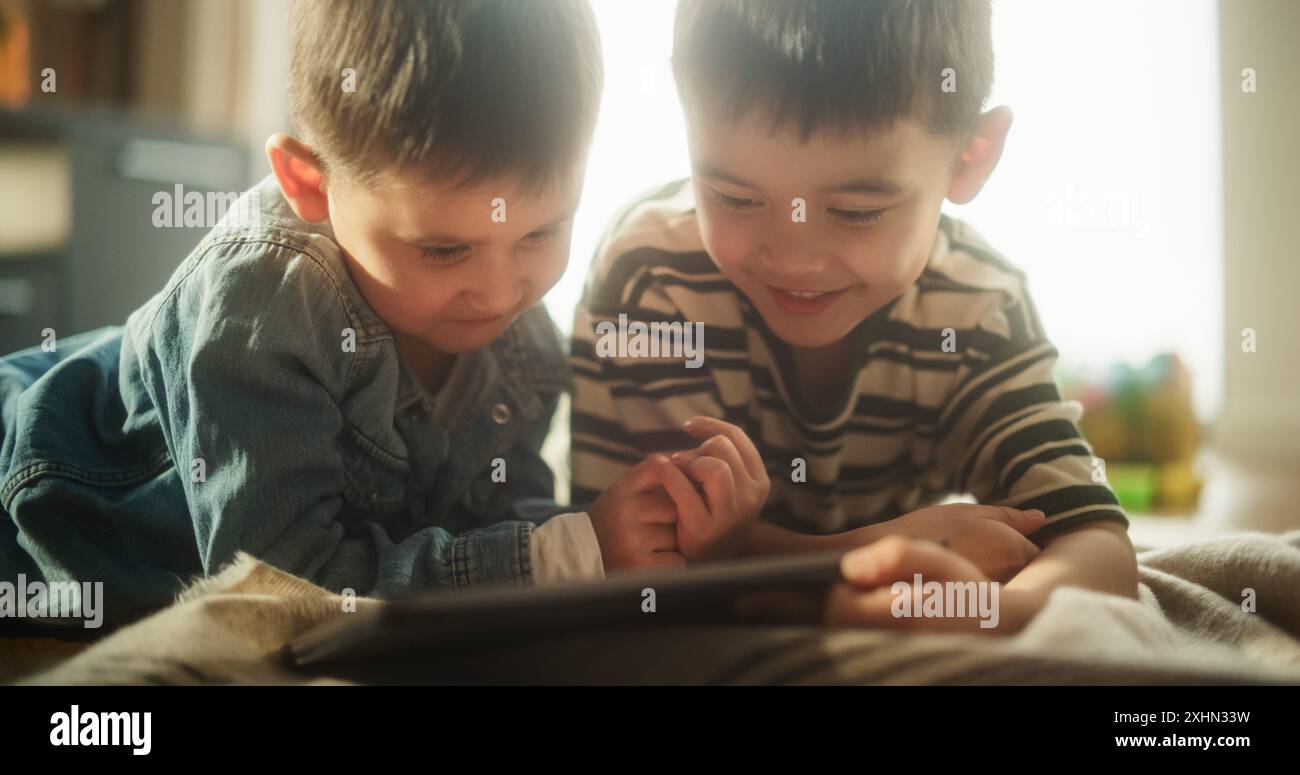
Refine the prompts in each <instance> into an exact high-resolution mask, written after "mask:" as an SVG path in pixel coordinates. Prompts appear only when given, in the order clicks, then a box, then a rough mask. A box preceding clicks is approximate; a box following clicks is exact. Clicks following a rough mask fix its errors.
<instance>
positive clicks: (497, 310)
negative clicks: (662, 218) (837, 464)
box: [0, 0, 685, 624]
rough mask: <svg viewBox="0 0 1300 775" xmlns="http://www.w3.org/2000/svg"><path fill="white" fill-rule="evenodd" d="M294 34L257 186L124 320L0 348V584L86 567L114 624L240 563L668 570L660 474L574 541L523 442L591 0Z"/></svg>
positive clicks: (590, 40)
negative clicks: (282, 128) (286, 82)
mask: <svg viewBox="0 0 1300 775" xmlns="http://www.w3.org/2000/svg"><path fill="white" fill-rule="evenodd" d="M291 23H292V54H291V83H290V100H291V105H290V107H291V111H292V114H293V118H294V119H295V122H296V124H297V125H298V128H299V130H300V132H301V134H300V135H299V136H297V137H292V136H289V135H284V134H279V135H275V136H273V137H272V138H270V140H268V142H267V155H268V158H269V160H270V164H271V167H272V169H273V175H272V176H268V177H267V178H266V179H265V180H263V181H262V182H261V183H259V184H258V185H257V186H256V187H254V188H253V189H251V190H250V191H249V192H246V193H245V195H244V196H243V197H242V198H241V200H240V201H239V203H238V204H237V206H236V208H235V210H234V212H233V213H231V214H230V215H229V216H228V217H227V218H226V219H225V220H224V221H223V222H222V223H221V224H220V225H218V226H217V227H216V228H214V229H213V230H212V231H211V232H210V233H209V234H208V235H207V236H206V237H205V238H204V239H203V240H202V242H201V243H200V244H199V245H198V247H197V248H196V249H195V250H194V251H193V253H192V254H191V255H190V256H189V257H188V258H187V259H186V260H185V261H184V262H183V263H182V264H181V265H180V266H179V268H178V269H177V270H176V272H175V273H174V275H173V276H172V278H171V280H170V281H169V282H168V283H167V284H166V286H165V287H164V288H163V289H162V290H161V291H160V292H159V293H158V294H157V295H155V296H154V297H153V298H152V299H150V300H149V301H148V302H147V303H146V304H145V305H144V306H142V307H141V308H140V309H138V310H136V311H135V312H134V313H132V314H131V315H130V317H129V318H128V320H127V321H126V324H125V327H122V328H116V327H115V328H110V329H104V330H100V331H94V332H89V333H84V334H79V335H75V336H70V337H67V338H64V339H63V340H62V341H57V340H56V346H55V348H54V351H53V352H47V351H46V350H45V349H42V348H41V347H33V348H31V349H28V350H25V351H23V352H20V353H17V354H14V355H12V356H10V357H8V358H6V359H5V360H3V361H0V401H3V404H2V406H3V420H4V438H3V447H2V448H0V508H2V509H3V515H4V517H5V518H4V519H3V520H0V578H4V579H7V580H10V581H13V580H14V579H15V577H17V576H18V575H19V574H25V576H26V578H27V580H28V581H29V582H30V581H31V580H44V581H45V582H52V581H78V582H103V583H104V596H105V598H106V599H105V601H104V603H105V607H106V609H107V610H106V614H107V620H108V622H109V623H110V624H120V623H123V622H125V621H128V620H130V619H132V618H135V617H137V616H139V615H142V614H144V613H147V612H148V611H150V610H152V609H154V608H156V607H158V606H161V605H164V604H166V603H167V602H168V601H169V600H170V599H171V597H172V596H173V595H174V593H176V592H177V591H178V590H179V589H180V588H181V587H182V585H183V584H184V583H185V582H186V581H187V580H188V578H189V577H192V576H195V575H197V574H208V573H212V572H214V571H215V570H216V569H218V568H219V567H220V566H221V565H223V564H224V563H226V562H228V561H229V560H231V559H232V557H234V555H235V553H236V552H238V551H246V552H250V553H252V554H254V555H256V556H258V557H261V558H262V559H264V560H266V561H268V562H270V563H272V564H274V565H277V566H279V567H281V568H283V569H285V570H287V571H290V572H292V573H295V574H298V575H300V576H302V577H305V578H307V579H309V580H311V581H314V582H316V583H318V584H320V585H322V586H324V587H326V588H328V589H331V590H335V591H342V590H345V589H350V590H352V591H353V592H354V593H355V594H358V595H377V596H386V595H391V594H393V593H399V592H403V591H405V590H410V589H416V588H427V587H441V588H448V589H464V588H467V587H474V586H478V585H484V584H490V583H498V582H523V583H526V582H530V581H534V580H548V579H559V578H566V577H576V576H601V575H603V573H604V572H605V571H606V570H612V569H616V568H623V567H633V566H658V565H680V564H681V563H682V562H683V560H682V558H681V555H680V554H678V552H677V547H676V542H675V534H674V530H673V527H672V521H673V520H674V519H675V510H674V508H673V506H672V503H671V501H669V500H668V499H667V498H666V497H664V496H663V495H662V491H660V490H658V487H659V486H660V484H661V480H662V477H664V476H667V477H670V478H671V477H679V478H680V477H681V474H680V473H679V472H678V471H677V470H676V469H675V468H674V467H673V466H672V465H671V464H669V463H668V461H667V460H665V459H658V460H653V461H648V462H647V463H646V464H645V465H642V466H639V467H637V468H636V469H635V470H634V471H632V472H630V473H629V475H628V476H627V477H623V478H622V479H621V480H620V481H619V482H618V484H617V485H616V487H613V488H611V493H610V494H609V496H608V497H607V498H606V503H607V507H606V508H605V509H603V510H602V519H601V522H600V524H599V525H598V529H597V530H593V525H592V522H591V519H590V518H589V517H588V516H587V514H585V513H581V512H578V513H567V514H565V513H561V512H566V511H569V510H568V509H565V508H563V507H559V506H556V505H555V504H554V503H553V502H552V501H551V497H552V481H551V472H550V470H549V469H548V468H547V466H546V465H545V463H543V461H542V460H541V458H540V456H539V452H540V449H541V445H542V441H543V439H544V437H545V436H546V433H547V430H548V428H549V425H550V421H551V416H552V411H553V410H554V408H555V406H556V401H557V397H558V395H559V394H560V392H562V391H563V390H564V389H565V388H566V385H567V364H566V361H565V356H564V352H563V349H562V347H561V344H560V342H559V339H558V335H557V332H556V329H555V327H554V325H553V323H552V321H551V320H550V318H549V317H548V316H547V313H546V312H545V310H544V308H543V307H542V306H541V305H540V303H539V302H540V300H541V298H542V296H543V294H545V293H546V291H547V290H548V289H549V288H550V287H551V286H552V285H553V284H554V283H555V282H556V281H557V280H558V279H559V278H560V276H561V274H562V273H563V271H564V268H565V265H566V262H567V259H568V252H569V239H570V231H571V226H572V218H573V213H574V210H575V208H576V207H577V204H578V199H579V194H580V190H581V181H582V177H583V171H584V168H585V165H586V146H587V144H588V143H589V141H590V138H591V134H592V130H593V127H594V122H595V118H596V113H597V106H598V102H599V97H600V89H601V81H602V66H601V59H600V47H599V41H598V37H597V31H596V26H595V23H594V20H593V18H592V15H591V12H590V9H589V8H588V7H587V5H586V3H585V0H547V2H526V3H521V2H516V1H515V0H485V2H481V3H473V4H470V3H457V2H450V1H448V2H441V1H439V0H429V1H427V2H414V1H412V2H403V1H402V0H385V1H384V2H373V3H355V2H343V1H332V0H325V1H322V2H300V3H297V4H295V5H294V6H293V10H292V12H291ZM681 481H682V482H684V481H685V480H684V479H682V480H681ZM679 484H680V483H679ZM656 492H657V493H659V494H656ZM587 539H590V540H587ZM574 547H582V548H581V549H580V550H574Z"/></svg>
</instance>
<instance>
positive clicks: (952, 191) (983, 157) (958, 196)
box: [948, 105, 1011, 205]
mask: <svg viewBox="0 0 1300 775" xmlns="http://www.w3.org/2000/svg"><path fill="white" fill-rule="evenodd" d="M1010 129H1011V108H1008V107H1007V106H1005V105H1002V106H1000V107H996V108H994V109H993V110H990V111H988V112H987V113H985V114H984V115H982V116H980V123H979V127H978V128H977V129H976V131H975V135H974V136H973V137H972V138H971V139H970V142H968V143H967V144H966V148H965V149H964V150H963V151H962V154H961V157H960V158H958V160H957V162H956V163H955V165H954V167H953V175H952V181H951V182H950V183H949V184H948V201H950V202H952V203H953V204H958V205H964V204H966V203H967V202H969V201H971V200H972V199H974V198H975V196H976V195H977V194H979V192H980V189H982V188H984V183H985V182H986V181H988V179H989V176H990V175H992V174H993V169H994V168H995V167H997V166H998V160H999V159H1001V158H1002V148H1003V146H1004V145H1005V144H1006V141H1007V132H1008V131H1009V130H1010Z"/></svg>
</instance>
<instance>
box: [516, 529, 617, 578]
mask: <svg viewBox="0 0 1300 775" xmlns="http://www.w3.org/2000/svg"><path fill="white" fill-rule="evenodd" d="M532 539H533V540H532V567H533V580H534V581H535V582H537V583H539V584H544V583H547V582H553V581H564V580H568V579H603V578H605V563H604V560H603V559H602V558H601V556H600V542H599V541H597V540H596V531H595V529H594V528H593V527H592V526H591V517H589V516H588V515H587V513H586V512H585V511H576V512H572V513H569V514H561V515H559V516H556V517H552V518H551V519H549V520H547V521H546V522H545V523H544V524H542V525H541V526H539V527H537V528H536V529H534V530H533V536H532Z"/></svg>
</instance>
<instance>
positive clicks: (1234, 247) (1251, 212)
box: [1215, 0, 1300, 465]
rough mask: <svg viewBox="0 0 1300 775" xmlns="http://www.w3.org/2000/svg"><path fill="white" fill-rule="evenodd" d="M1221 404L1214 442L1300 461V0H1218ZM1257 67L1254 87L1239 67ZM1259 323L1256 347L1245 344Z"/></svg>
mask: <svg viewBox="0 0 1300 775" xmlns="http://www.w3.org/2000/svg"><path fill="white" fill-rule="evenodd" d="M1219 22H1220V23H1219V29H1220V35H1221V46H1222V49H1221V60H1222V68H1221V69H1222V72H1223V81H1222V98H1223V103H1222V104H1223V194H1224V218H1223V227H1224V228H1223V237H1224V246H1223V255H1224V262H1223V280H1224V283H1223V285H1224V291H1225V304H1224V323H1225V328H1226V330H1225V332H1224V343H1225V352H1224V407H1223V413H1222V415H1221V416H1220V418H1219V422H1218V423H1217V426H1216V428H1215V446H1216V447H1217V448H1218V449H1219V450H1221V451H1223V452H1225V453H1227V454H1229V455H1230V456H1232V457H1236V458H1243V459H1263V460H1272V461H1276V462H1278V463H1289V464H1295V465H1300V298H1298V297H1300V242H1297V239H1296V229H1295V226H1296V205H1297V202H1300V196H1298V195H1297V188H1296V187H1297V184H1300V153H1298V152H1297V148H1296V139H1297V138H1300V47H1297V46H1296V42H1295V37H1296V34H1297V32H1298V31H1300V2H1295V0H1221V2H1220V4H1219ZM1247 67H1250V68H1254V70H1255V76H1256V84H1255V86H1256V89H1257V90H1256V91H1255V92H1254V93H1243V91H1242V76H1241V71H1242V70H1243V69H1244V68H1247ZM1244 328H1253V329H1254V331H1255V335H1256V351H1255V352H1243V351H1242V341H1243V337H1242V329H1244Z"/></svg>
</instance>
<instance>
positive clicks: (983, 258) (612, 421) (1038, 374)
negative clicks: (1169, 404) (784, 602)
mask: <svg viewBox="0 0 1300 775" xmlns="http://www.w3.org/2000/svg"><path fill="white" fill-rule="evenodd" d="M620 314H621V315H624V316H626V317H625V318H623V319H622V321H621V322H622V325H621V327H620ZM602 321H609V323H608V324H604V325H601V322H602ZM638 321H639V322H641V323H644V324H647V325H649V324H652V323H659V324H660V325H663V324H671V323H680V324H686V323H693V324H697V325H698V324H701V323H702V324H703V337H702V339H703V353H704V355H703V358H702V361H701V360H700V359H696V360H697V361H699V366H698V368H687V367H686V361H687V360H688V359H687V358H685V357H680V356H682V355H683V352H682V351H681V350H675V351H672V355H675V356H679V357H662V355H664V354H667V353H668V352H669V351H668V349H667V347H666V343H665V347H663V348H661V351H660V352H661V357H658V358H648V357H631V356H630V355H622V356H620V353H626V352H627V351H628V350H629V349H631V347H630V346H629V343H628V342H629V339H630V338H631V334H632V333H633V332H634V331H635V329H636V327H635V326H633V325H632V324H633V323H635V322H638ZM615 329H617V330H619V331H622V332H626V335H624V336H623V337H622V339H621V342H622V343H623V347H622V348H621V349H620V348H619V346H618V345H619V342H620V340H618V339H617V337H618V336H619V334H615V333H611V332H612V331H614V330H615ZM849 336H850V337H852V339H853V347H852V348H851V352H852V356H851V358H852V361H851V363H850V364H849V369H850V372H849V373H850V379H849V382H850V383H851V384H850V386H849V392H848V395H847V396H846V397H844V400H843V401H842V403H835V404H831V405H829V406H828V405H825V404H822V405H818V404H815V403H813V402H811V401H809V400H807V399H806V398H805V397H804V396H803V395H802V393H801V391H800V389H799V385H798V383H797V382H796V381H795V380H793V379H791V375H792V374H793V373H794V371H793V363H794V360H793V351H792V348H791V346H790V345H787V344H786V343H784V342H782V341H781V340H779V339H778V338H777V337H776V336H775V335H774V334H773V333H772V331H771V330H770V329H769V328H768V326H767V325H766V323H765V322H764V320H763V318H762V316H761V315H760V314H759V312H758V311H757V309H756V308H755V307H754V305H753V304H752V303H751V302H750V301H749V299H748V298H747V297H746V296H745V295H744V294H743V293H741V292H740V290H739V289H737V288H736V287H735V286H734V285H732V284H731V283H730V282H729V281H728V280H727V279H726V278H725V277H724V276H723V275H722V274H721V273H720V272H719V271H718V268H717V266H716V265H715V264H714V263H713V261H712V260H711V259H710V258H709V255H708V254H707V253H706V252H705V250H704V247H703V244H702V243H701V240H700V234H699V228H698V226H697V222H696V218H695V212H694V195H693V190H692V187H691V186H690V184H689V181H679V182H677V183H673V184H670V185H668V186H666V187H664V188H662V189H660V190H659V191H657V192H655V193H653V194H651V195H649V196H648V197H646V198H643V199H641V200H639V201H637V202H636V203H634V204H633V205H632V206H631V207H630V208H628V209H627V210H625V211H624V212H623V213H622V215H621V216H620V217H619V218H617V219H616V221H615V222H614V225H613V226H612V227H611V228H610V231H609V232H608V233H607V234H606V235H605V237H604V239H603V240H602V242H601V246H600V247H599V249H598V250H597V252H596V256H595V258H594V260H593V263H592V267H591V270H590V274H589V275H588V278H587V284H586V287H585V290H584V292H583V297H582V301H581V302H580V303H579V305H578V309H577V312H576V316H575V320H574V326H573V352H572V356H571V360H572V366H573V378H574V393H573V402H572V409H571V411H572V440H571V444H572V447H571V469H572V478H573V489H572V499H573V503H575V504H586V503H588V502H590V501H591V500H593V499H594V498H595V497H596V496H597V495H598V494H599V493H600V491H601V490H603V489H604V488H606V487H607V486H609V485H610V484H612V483H613V482H614V481H615V480H617V479H618V478H619V476H620V475H621V474H622V473H623V472H624V471H626V470H627V469H628V468H629V467H630V466H632V465H634V464H636V463H637V462H638V461H640V460H641V459H643V458H644V457H645V456H646V455H648V454H650V453H652V452H662V451H672V450H678V449H689V448H693V447H695V446H696V445H697V444H698V443H699V442H698V441H697V440H695V439H693V438H692V437H690V436H688V435H686V434H685V432H683V431H682V430H681V426H682V423H683V422H685V421H686V420H687V419H689V418H690V417H692V416H693V415H697V414H699V415H708V416H712V417H717V418H721V419H723V420H726V421H728V422H731V423H734V424H735V425H738V426H739V427H741V428H743V429H744V430H745V432H746V433H748V434H749V436H750V438H751V439H753V441H754V443H755V445H756V446H757V447H758V450H759V452H760V454H761V455H762V456H763V460H764V462H765V463H766V466H767V470H768V474H769V476H770V478H771V480H772V491H771V494H770V496H769V498H768V501H767V505H766V506H765V508H764V510H763V514H762V517H763V518H764V519H765V520H767V521H770V522H772V523H775V524H778V525H781V526H783V527H786V528H789V529H792V530H797V531H800V532H805V533H821V534H825V533H832V532H840V531H844V530H848V529H851V528H855V527H859V526H862V525H865V524H869V523H873V522H881V521H885V520H889V519H892V518H894V517H897V516H900V515H902V514H905V513H907V512H909V511H912V510H915V509H917V508H920V507H922V506H926V505H930V504H933V503H935V502H938V501H941V500H943V499H944V498H945V497H947V496H950V495H961V494H969V495H972V496H973V497H974V498H975V499H976V500H977V501H978V502H980V503H987V504H995V505H1008V506H1014V507H1017V508H1024V509H1033V508H1037V509H1041V510H1042V511H1043V512H1044V513H1045V514H1046V515H1047V518H1048V521H1047V523H1046V524H1045V525H1044V526H1043V528H1041V529H1040V531H1039V532H1038V533H1037V534H1036V536H1035V537H1036V538H1038V539H1040V540H1041V539H1042V538H1045V537H1048V536H1050V535H1052V534H1053V533H1055V532H1056V530H1058V529H1059V528H1060V527H1061V526H1063V525H1065V524H1067V523H1071V524H1072V523H1077V522H1081V521H1084V520H1091V519H1097V518H1106V519H1115V520H1119V521H1120V522H1121V523H1123V524H1127V520H1126V519H1125V516H1124V513H1123V511H1122V510H1121V509H1120V507H1119V506H1118V503H1117V501H1116V498H1115V496H1114V494H1113V493H1112V492H1111V490H1110V488H1109V487H1107V486H1106V484H1105V480H1104V476H1101V475H1100V466H1099V465H1095V464H1094V461H1095V458H1094V457H1093V453H1092V449H1091V447H1090V446H1089V445H1088V443H1087V441H1085V439H1084V438H1083V436H1082V434H1080V432H1079V429H1078V427H1077V425H1076V422H1077V420H1078V419H1079V417H1080V414H1081V412H1082V409H1081V407H1080V405H1079V404H1078V403H1077V402H1073V401H1068V402H1067V401H1063V400H1062V399H1061V396H1060V393H1059V391H1058V389H1057V385H1056V381H1055V378H1054V377H1053V373H1052V370H1053V366H1054V364H1055V362H1056V357H1057V351H1056V348H1055V347H1053V345H1052V344H1051V342H1049V341H1048V340H1047V338H1046V336H1045V334H1044V332H1043V327H1042V324H1041V322H1040V321H1039V318H1038V314H1037V311H1036V310H1035V308H1034V304H1033V302H1032V300H1031V299H1030V297H1029V292H1028V289H1027V288H1026V280H1025V275H1024V273H1023V272H1021V271H1020V270H1019V269H1017V268H1016V267H1014V266H1012V265H1011V264H1010V263H1008V262H1007V261H1006V260H1005V259H1004V258H1002V257H1001V256H999V255H998V254H997V253H995V252H994V251H993V250H991V249H990V248H989V247H988V246H987V245H986V244H984V242H983V240H982V239H981V238H980V237H979V235H978V234H976V233H975V232H974V230H972V229H971V228H970V227H969V226H967V225H966V224H964V223H962V222H961V221H959V220H956V219H953V218H951V217H949V216H947V215H943V216H941V218H940V225H939V234H938V235H937V239H936V240H935V245H934V250H933V252H932V254H931V256H930V259H929V262H928V264H927V266H926V268H925V270H924V271H923V272H922V274H921V276H920V277H919V278H918V279H917V281H916V282H915V283H914V284H913V285H912V286H911V287H909V288H908V289H907V290H906V291H904V292H903V294H902V295H900V296H898V297H897V298H895V299H894V300H893V301H891V302H890V303H888V304H887V305H885V306H884V307H882V308H881V309H879V310H877V311H876V312H874V313H872V314H871V315H870V316H868V317H867V318H866V319H865V320H864V321H863V322H862V323H861V324H860V325H858V326H857V327H856V328H855V329H854V330H853V332H852V333H850V335H849ZM610 337H615V338H614V339H611V338H610ZM633 346H634V345H633ZM641 352H645V348H644V344H643V345H642V351H641ZM1097 462H1098V463H1099V461H1097ZM1095 471H1096V472H1097V473H1094V472H1095Z"/></svg>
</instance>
